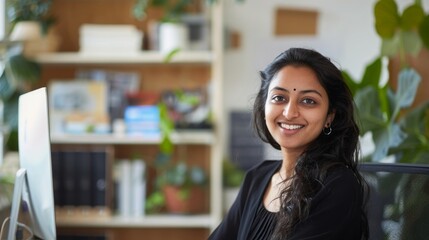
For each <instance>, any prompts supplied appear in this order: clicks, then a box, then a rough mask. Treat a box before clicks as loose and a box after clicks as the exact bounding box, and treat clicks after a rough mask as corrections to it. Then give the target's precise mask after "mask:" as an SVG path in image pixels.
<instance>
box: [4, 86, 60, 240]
mask: <svg viewBox="0 0 429 240" xmlns="http://www.w3.org/2000/svg"><path fill="white" fill-rule="evenodd" d="M18 147H19V162H20V168H21V169H20V170H21V171H22V170H24V172H23V173H24V180H23V185H24V186H23V187H22V188H21V189H20V190H18V191H19V192H20V191H21V190H22V205H21V206H25V208H24V207H23V211H21V212H22V213H28V214H29V217H30V219H31V223H30V224H31V225H29V226H28V227H30V229H31V230H32V232H33V235H34V236H35V237H38V238H41V239H56V229H55V208H54V196H53V185H52V166H51V148H50V135H49V122H48V104H47V92H46V88H39V89H36V90H34V91H31V92H28V93H25V94H23V95H21V96H20V97H19V107H18ZM17 176H18V175H17ZM15 184H17V183H15ZM16 189H19V188H16V187H15V189H14V191H16ZM19 195H21V194H18V195H16V196H18V198H19V199H13V202H12V211H11V212H13V211H14V209H13V208H14V204H15V208H16V206H19V204H20V203H21V197H19ZM14 196H15V192H14ZM18 208H19V207H18ZM12 219H14V218H13V216H11V224H14V223H13V222H12ZM15 219H16V218H15ZM12 234H13V233H12Z"/></svg>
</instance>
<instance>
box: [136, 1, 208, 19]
mask: <svg viewBox="0 0 429 240" xmlns="http://www.w3.org/2000/svg"><path fill="white" fill-rule="evenodd" d="M198 2H206V3H207V4H210V5H211V4H214V3H215V2H216V0H205V1H202V0H177V1H172V0H152V1H151V0H136V1H135V3H134V6H133V9H132V13H133V16H134V17H135V18H136V19H139V20H143V19H144V18H145V17H146V12H147V9H148V8H149V7H156V8H162V9H163V10H164V13H165V14H164V16H163V19H162V20H163V21H178V20H179V19H180V16H181V15H183V14H184V13H185V12H186V9H187V8H188V7H189V6H192V5H195V4H197V3H198Z"/></svg>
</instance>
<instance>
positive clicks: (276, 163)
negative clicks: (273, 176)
mask: <svg viewBox="0 0 429 240" xmlns="http://www.w3.org/2000/svg"><path fill="white" fill-rule="evenodd" d="M280 165H281V161H280V160H265V161H262V162H261V163H259V164H257V165H255V166H254V167H252V168H250V169H249V170H248V171H247V174H248V175H264V174H267V173H270V172H273V173H274V172H275V171H276V170H277V169H279V168H280Z"/></svg>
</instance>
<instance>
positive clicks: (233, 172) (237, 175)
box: [222, 159, 245, 212]
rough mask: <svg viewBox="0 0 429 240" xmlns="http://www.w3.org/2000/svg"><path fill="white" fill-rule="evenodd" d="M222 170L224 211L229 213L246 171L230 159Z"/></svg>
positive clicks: (225, 162) (225, 161)
mask: <svg viewBox="0 0 429 240" xmlns="http://www.w3.org/2000/svg"><path fill="white" fill-rule="evenodd" d="M222 170H223V171H222V174H223V175H222V185H223V197H224V201H223V210H224V212H227V211H228V210H229V208H230V207H231V205H232V203H233V202H234V200H235V198H236V197H237V195H238V191H239V190H240V186H241V184H242V182H243V179H244V175H245V171H244V170H242V169H241V168H240V167H238V166H237V165H236V164H234V163H233V162H232V161H231V160H228V159H224V160H223V162H222Z"/></svg>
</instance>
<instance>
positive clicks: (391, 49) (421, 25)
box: [374, 0, 429, 58]
mask: <svg viewBox="0 0 429 240" xmlns="http://www.w3.org/2000/svg"><path fill="white" fill-rule="evenodd" d="M374 17H375V30H376V31H377V34H378V35H379V36H380V37H381V39H382V46H381V54H382V55H384V56H395V55H396V54H397V53H399V54H400V56H401V58H404V57H405V54H406V53H411V54H413V55H416V54H417V53H419V51H420V50H421V48H422V47H426V48H429V31H428V29H429V14H428V13H425V12H424V8H423V6H422V3H421V0H416V1H414V3H413V4H411V5H409V6H407V7H406V8H405V9H404V10H403V11H402V13H400V12H399V10H398V6H397V4H396V2H395V1H394V0H379V1H378V2H377V3H376V4H375V6H374Z"/></svg>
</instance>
